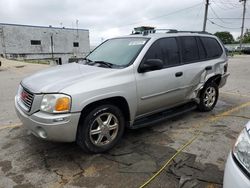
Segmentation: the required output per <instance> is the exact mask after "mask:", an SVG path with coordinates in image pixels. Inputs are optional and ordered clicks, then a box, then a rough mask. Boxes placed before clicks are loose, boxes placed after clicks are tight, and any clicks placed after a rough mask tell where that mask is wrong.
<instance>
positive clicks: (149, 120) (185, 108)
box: [129, 102, 197, 129]
mask: <svg viewBox="0 0 250 188" xmlns="http://www.w3.org/2000/svg"><path fill="white" fill-rule="evenodd" d="M196 108H197V103H195V102H191V103H187V104H184V105H181V106H178V107H175V108H172V109H168V110H165V111H162V112H159V113H157V114H153V115H149V116H147V117H143V118H139V119H136V120H135V122H134V124H133V125H132V126H130V127H129V128H130V129H138V128H142V127H148V126H152V125H153V124H156V123H159V122H161V121H163V120H166V119H170V118H173V117H175V116H178V115H181V114H184V113H187V112H189V111H192V110H194V109H196Z"/></svg>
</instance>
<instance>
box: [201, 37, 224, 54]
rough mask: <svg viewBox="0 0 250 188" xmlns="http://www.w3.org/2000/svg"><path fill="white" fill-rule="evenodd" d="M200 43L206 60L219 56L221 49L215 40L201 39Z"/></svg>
mask: <svg viewBox="0 0 250 188" xmlns="http://www.w3.org/2000/svg"><path fill="white" fill-rule="evenodd" d="M201 41H202V43H203V45H204V47H205V49H206V52H207V58H208V59H212V58H216V57H220V56H221V54H222V49H221V46H220V45H219V43H218V42H217V40H216V39H214V38H210V37H201Z"/></svg>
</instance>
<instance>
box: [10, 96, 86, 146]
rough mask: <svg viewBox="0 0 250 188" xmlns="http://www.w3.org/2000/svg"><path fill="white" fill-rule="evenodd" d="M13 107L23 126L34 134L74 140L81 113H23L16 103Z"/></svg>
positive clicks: (49, 137) (62, 140) (48, 138)
mask: <svg viewBox="0 0 250 188" xmlns="http://www.w3.org/2000/svg"><path fill="white" fill-rule="evenodd" d="M15 109H16V113H17V116H18V117H19V119H20V120H21V122H22V123H23V126H24V127H25V128H26V129H28V130H29V131H30V132H31V133H32V134H34V135H35V136H37V137H39V138H42V139H45V140H51V141H58V142H74V141H75V140H76V132H77V126H78V122H79V119H80V115H81V113H67V114H56V115H55V114H47V113H43V112H40V111H39V112H35V113H33V114H31V115H27V114H25V113H24V112H23V111H22V109H21V108H20V106H19V105H18V103H17V97H15Z"/></svg>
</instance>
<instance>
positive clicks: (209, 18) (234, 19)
mask: <svg viewBox="0 0 250 188" xmlns="http://www.w3.org/2000/svg"><path fill="white" fill-rule="evenodd" d="M209 19H210V20H214V19H222V20H242V18H209ZM245 19H250V18H245Z"/></svg>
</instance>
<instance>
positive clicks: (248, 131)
mask: <svg viewBox="0 0 250 188" xmlns="http://www.w3.org/2000/svg"><path fill="white" fill-rule="evenodd" d="M223 187H224V188H250V121H249V122H248V123H247V124H246V127H245V128H244V129H243V130H242V132H241V133H240V135H239V137H238V139H237V140H236V143H235V145H234V148H233V150H232V151H231V152H230V154H229V156H228V159H227V163H226V167H225V172H224V182H223Z"/></svg>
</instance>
